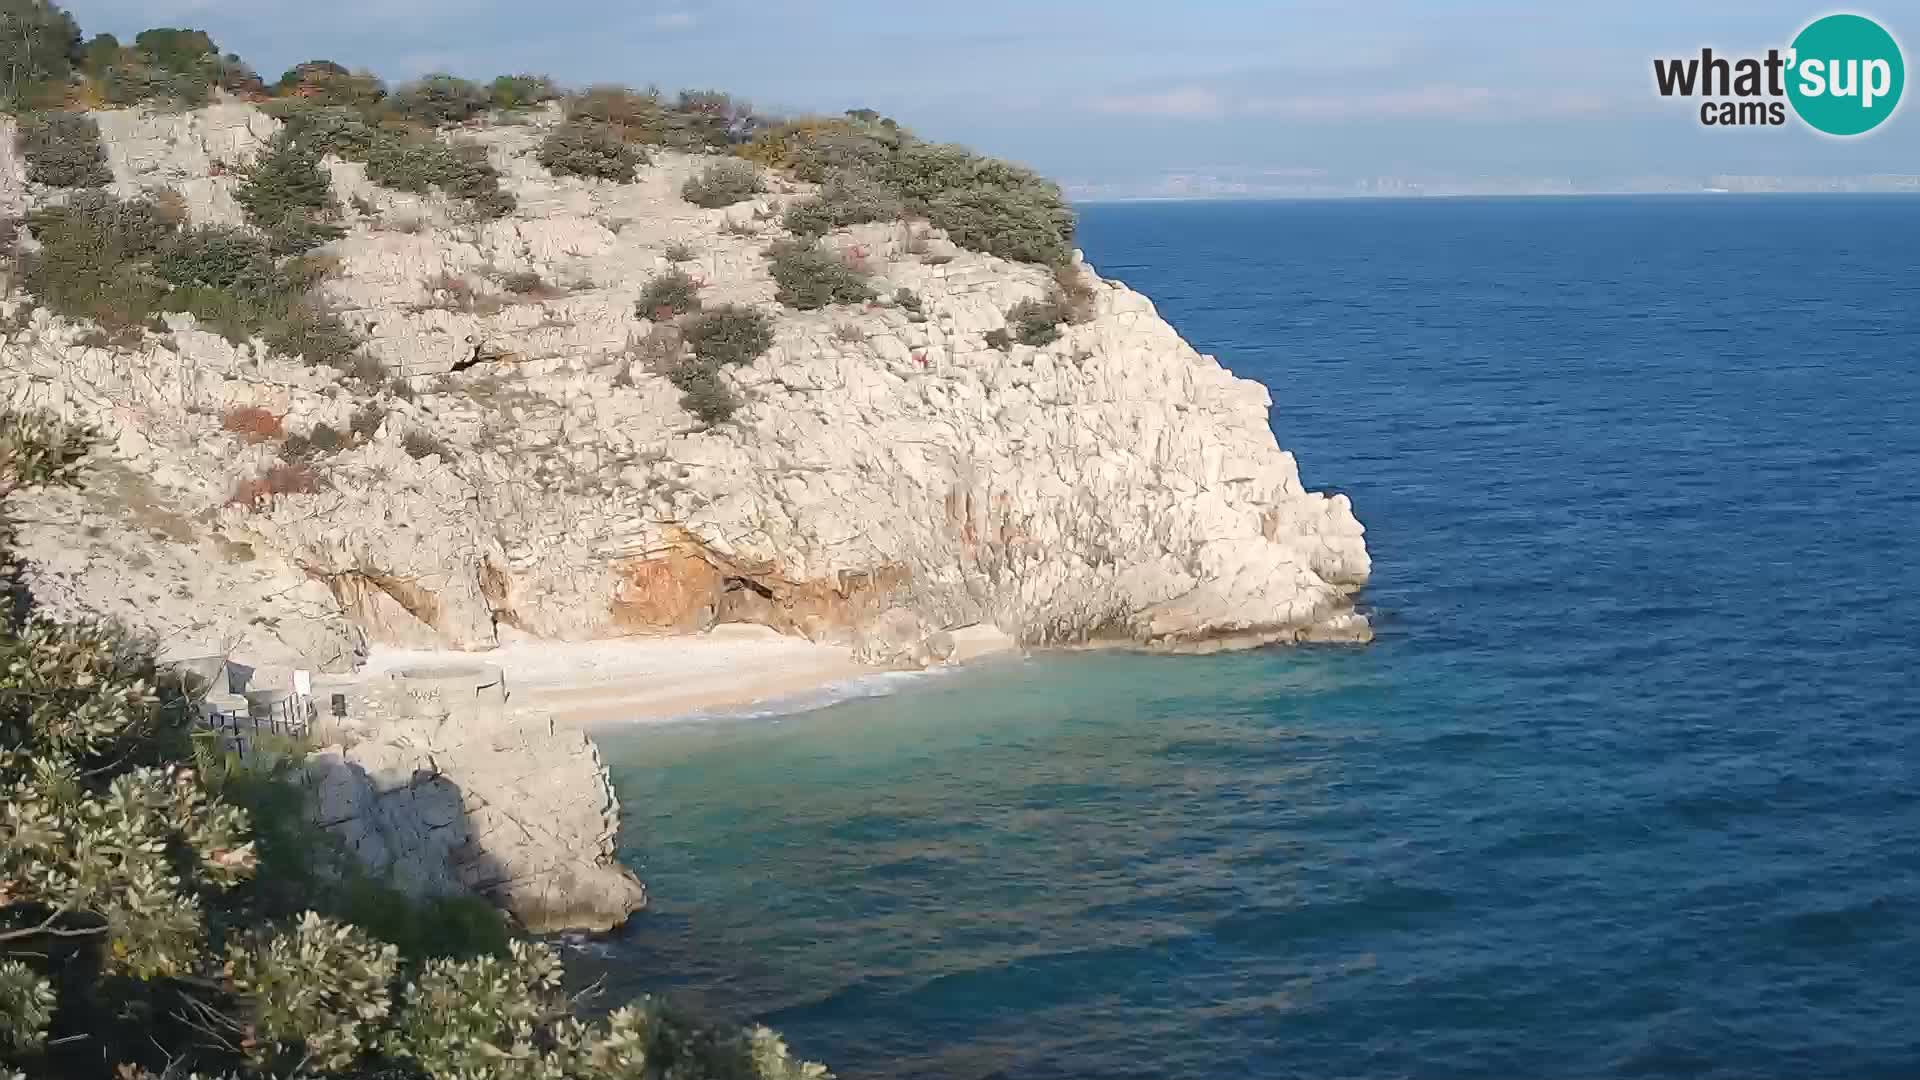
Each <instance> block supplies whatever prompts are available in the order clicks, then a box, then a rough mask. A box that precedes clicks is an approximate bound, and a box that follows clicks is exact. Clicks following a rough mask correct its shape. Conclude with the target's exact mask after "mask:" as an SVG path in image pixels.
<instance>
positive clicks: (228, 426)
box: [220, 405, 286, 444]
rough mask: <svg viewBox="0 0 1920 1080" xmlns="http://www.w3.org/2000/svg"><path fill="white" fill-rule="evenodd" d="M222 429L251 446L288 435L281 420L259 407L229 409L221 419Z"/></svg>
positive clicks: (248, 406)
mask: <svg viewBox="0 0 1920 1080" xmlns="http://www.w3.org/2000/svg"><path fill="white" fill-rule="evenodd" d="M220 428H221V430H223V431H231V432H233V433H234V434H235V435H238V436H240V437H241V438H242V439H245V440H246V441H247V442H248V443H249V444H253V443H263V442H268V441H271V440H273V439H277V438H279V437H280V436H281V435H283V434H285V433H286V429H285V428H284V427H282V426H281V424H280V418H279V417H278V416H275V415H274V414H272V413H271V412H268V411H267V410H266V409H263V408H261V407H260V406H258V405H242V406H238V407H236V408H232V409H228V410H227V411H226V415H224V416H222V417H221V418H220Z"/></svg>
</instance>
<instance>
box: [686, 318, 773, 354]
mask: <svg viewBox="0 0 1920 1080" xmlns="http://www.w3.org/2000/svg"><path fill="white" fill-rule="evenodd" d="M682 333H683V336H684V339H685V341H686V345H687V348H688V349H690V350H692V352H693V355H694V356H696V357H698V358H699V359H701V360H703V361H705V362H706V363H708V364H710V365H713V366H715V367H718V366H720V365H722V364H750V363H752V362H753V361H755V360H757V359H759V358H760V356H761V355H762V354H763V353H765V352H766V351H767V350H768V349H771V348H773V317H772V316H770V315H768V314H767V313H766V312H764V311H761V310H760V309H759V308H755V307H749V306H747V305H744V304H722V305H720V306H719V307H716V308H709V309H707V310H706V311H703V312H701V313H700V314H698V315H696V316H694V317H693V318H691V319H689V320H687V324H686V326H685V327H684V328H683V331H682Z"/></svg>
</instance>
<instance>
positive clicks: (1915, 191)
mask: <svg viewBox="0 0 1920 1080" xmlns="http://www.w3.org/2000/svg"><path fill="white" fill-rule="evenodd" d="M1708 196H1718V197H1733V198H1740V197H1763V198H1764V197H1779V196H1789V197H1791V196H1799V197H1809V196H1813V197H1822V196H1834V197H1846V198H1861V197H1864V198H1888V197H1893V198H1901V197H1912V196H1920V187H1914V188H1885V189H1876V190H1864V189H1853V190H1835V189H1818V188H1783V189H1777V190H1752V189H1740V188H1688V189H1669V190H1654V189H1635V188H1623V189H1594V190H1583V191H1393V192H1374V191H1351V192H1336V191H1325V192H1320V191H1316V192H1244V193H1243V192H1232V193H1223V194H1189V195H1080V194H1075V193H1074V192H1073V191H1072V190H1071V189H1069V191H1068V198H1069V200H1070V201H1071V202H1072V203H1073V205H1075V206H1116V205H1123V204H1132V203H1202V202H1206V203H1216V202H1360V201H1374V202H1413V201H1437V200H1445V199H1620V198H1653V199H1658V198H1675V199H1685V198H1695V197H1708Z"/></svg>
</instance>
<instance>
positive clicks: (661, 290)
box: [634, 268, 700, 322]
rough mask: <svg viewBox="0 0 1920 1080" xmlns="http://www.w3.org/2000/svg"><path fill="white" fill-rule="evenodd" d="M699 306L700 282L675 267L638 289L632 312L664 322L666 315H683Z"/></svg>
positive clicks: (643, 317) (644, 317) (641, 316)
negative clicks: (637, 300) (636, 300)
mask: <svg viewBox="0 0 1920 1080" xmlns="http://www.w3.org/2000/svg"><path fill="white" fill-rule="evenodd" d="M699 307H700V283H699V282H697V281H695V280H693V278H691V277H689V276H688V275H687V272H686V271H684V270H681V269H678V268H675V269H672V270H668V271H667V272H666V273H664V274H661V275H660V276H658V277H656V278H654V279H653V280H652V281H649V282H647V287H646V288H644V289H642V290H640V301H639V303H637V304H635V305H634V313H635V314H637V315H638V316H639V317H640V318H642V319H652V320H653V321H654V322H665V321H666V318H667V317H671V316H673V315H685V314H686V313H687V312H689V311H696V310H698V309H699Z"/></svg>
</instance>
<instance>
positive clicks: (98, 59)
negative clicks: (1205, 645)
mask: <svg viewBox="0 0 1920 1080" xmlns="http://www.w3.org/2000/svg"><path fill="white" fill-rule="evenodd" d="M119 59H120V39H119V38H117V37H115V36H114V35H112V34H105V33H102V34H95V35H93V36H92V37H90V38H88V39H87V40H86V44H84V45H82V46H80V62H79V68H80V70H81V71H82V72H85V73H86V74H88V75H90V76H93V77H94V78H98V77H100V76H101V75H102V74H104V73H105V72H106V70H107V69H108V68H110V67H112V66H113V65H114V64H115V63H117V62H118V61H119Z"/></svg>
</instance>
